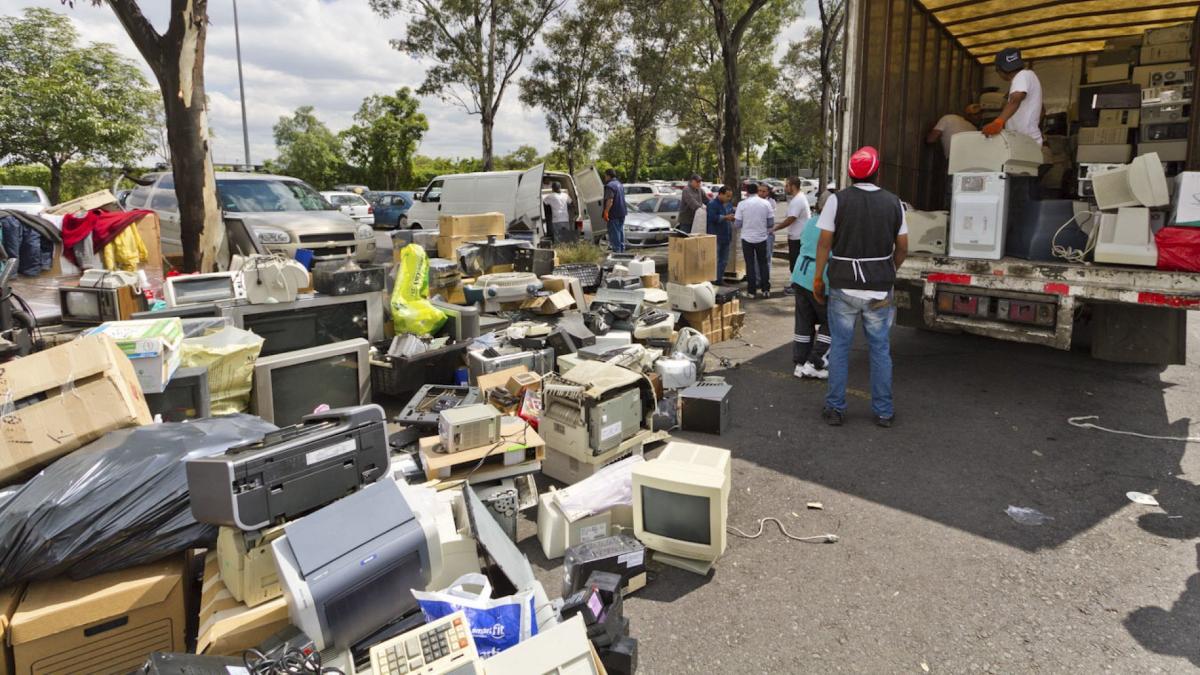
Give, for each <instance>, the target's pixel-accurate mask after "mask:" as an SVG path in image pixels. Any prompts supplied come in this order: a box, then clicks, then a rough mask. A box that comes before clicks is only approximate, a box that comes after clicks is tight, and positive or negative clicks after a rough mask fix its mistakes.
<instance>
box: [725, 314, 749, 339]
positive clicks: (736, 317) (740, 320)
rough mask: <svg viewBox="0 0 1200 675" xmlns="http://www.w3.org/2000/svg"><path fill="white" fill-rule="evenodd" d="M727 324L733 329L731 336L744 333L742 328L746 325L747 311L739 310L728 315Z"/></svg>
mask: <svg viewBox="0 0 1200 675" xmlns="http://www.w3.org/2000/svg"><path fill="white" fill-rule="evenodd" d="M725 325H726V327H728V328H729V329H730V331H731V333H730V335H729V337H731V338H734V337H737V336H739V335H741V334H742V328H743V327H745V325H746V313H745V312H738V313H737V314H733V315H731V316H728V317H726V320H725Z"/></svg>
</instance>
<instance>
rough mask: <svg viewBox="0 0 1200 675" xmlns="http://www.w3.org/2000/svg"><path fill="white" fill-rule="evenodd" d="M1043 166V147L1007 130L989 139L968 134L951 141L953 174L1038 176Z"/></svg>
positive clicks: (977, 133) (969, 132)
mask: <svg viewBox="0 0 1200 675" xmlns="http://www.w3.org/2000/svg"><path fill="white" fill-rule="evenodd" d="M1042 162H1043V159H1042V146H1040V145H1038V142H1037V141H1035V140H1033V138H1031V137H1029V136H1026V135H1025V134H1020V133H1017V132H1015V131H1008V130H1004V131H1002V132H1000V133H999V134H997V135H995V136H992V137H990V138H989V137H987V136H984V135H983V132H980V131H965V132H963V133H960V134H954V136H953V137H952V138H951V139H950V166H949V173H951V174H956V173H979V172H984V173H1008V174H1013V175H1016V176H1036V175H1038V167H1040V166H1041V165H1042Z"/></svg>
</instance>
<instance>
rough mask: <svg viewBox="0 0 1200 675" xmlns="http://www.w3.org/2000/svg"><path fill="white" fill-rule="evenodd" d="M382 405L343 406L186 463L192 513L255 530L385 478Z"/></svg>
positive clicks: (202, 518)
mask: <svg viewBox="0 0 1200 675" xmlns="http://www.w3.org/2000/svg"><path fill="white" fill-rule="evenodd" d="M387 469H388V442H387V431H386V424H385V422H384V416H383V408H381V407H379V406H378V405H364V406H355V407H351V408H337V409H334V410H330V411H328V412H323V413H316V414H313V415H307V416H305V417H304V418H303V419H302V420H301V422H300V423H299V424H294V425H292V426H290V427H284V428H282V429H279V430H278V431H272V432H270V433H268V434H267V435H266V436H263V438H262V439H261V440H258V441H252V442H250V443H244V444H242V445H238V446H234V447H232V448H230V449H229V450H227V451H226V452H225V453H223V454H220V455H214V456H211V457H201V458H198V459H189V460H187V464H186V466H185V470H186V472H187V481H188V492H189V493H190V494H191V503H192V515H193V516H194V517H195V518H196V520H197V521H199V522H201V523H211V524H213V525H228V526H231V527H236V528H239V529H241V530H245V531H250V530H256V529H259V528H261V527H266V526H267V525H270V524H271V523H274V522H277V521H280V520H284V519H288V518H294V517H296V516H300V515H303V514H305V513H308V512H309V511H312V510H314V509H317V508H319V507H321V506H324V505H325V504H328V503H329V502H332V501H334V500H335V499H338V498H340V497H343V496H345V495H346V493H347V492H350V491H351V490H355V489H358V488H359V487H361V486H362V485H364V484H366V483H370V482H373V481H375V480H377V479H379V478H380V477H381V476H383V475H384V474H385V473H386V472H387Z"/></svg>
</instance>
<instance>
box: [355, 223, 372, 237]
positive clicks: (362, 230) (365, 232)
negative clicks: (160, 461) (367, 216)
mask: <svg viewBox="0 0 1200 675" xmlns="http://www.w3.org/2000/svg"><path fill="white" fill-rule="evenodd" d="M356 236H357V237H358V238H359V239H374V238H375V230H374V228H372V227H371V226H370V225H359V226H358V232H357V233H356Z"/></svg>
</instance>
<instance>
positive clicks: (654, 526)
mask: <svg viewBox="0 0 1200 675" xmlns="http://www.w3.org/2000/svg"><path fill="white" fill-rule="evenodd" d="M708 514H709V505H708V497H701V496H697V495H686V494H680V493H677V492H668V491H666V490H660V489H657V488H652V487H649V486H646V485H643V486H642V527H643V528H645V530H646V531H647V532H649V533H651V534H657V535H659V536H662V537H667V538H668V539H675V540H677V541H689V542H692V543H695V544H704V545H706V546H707V545H709V544H711V543H712V527H711V524H710V522H709V518H708Z"/></svg>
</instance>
